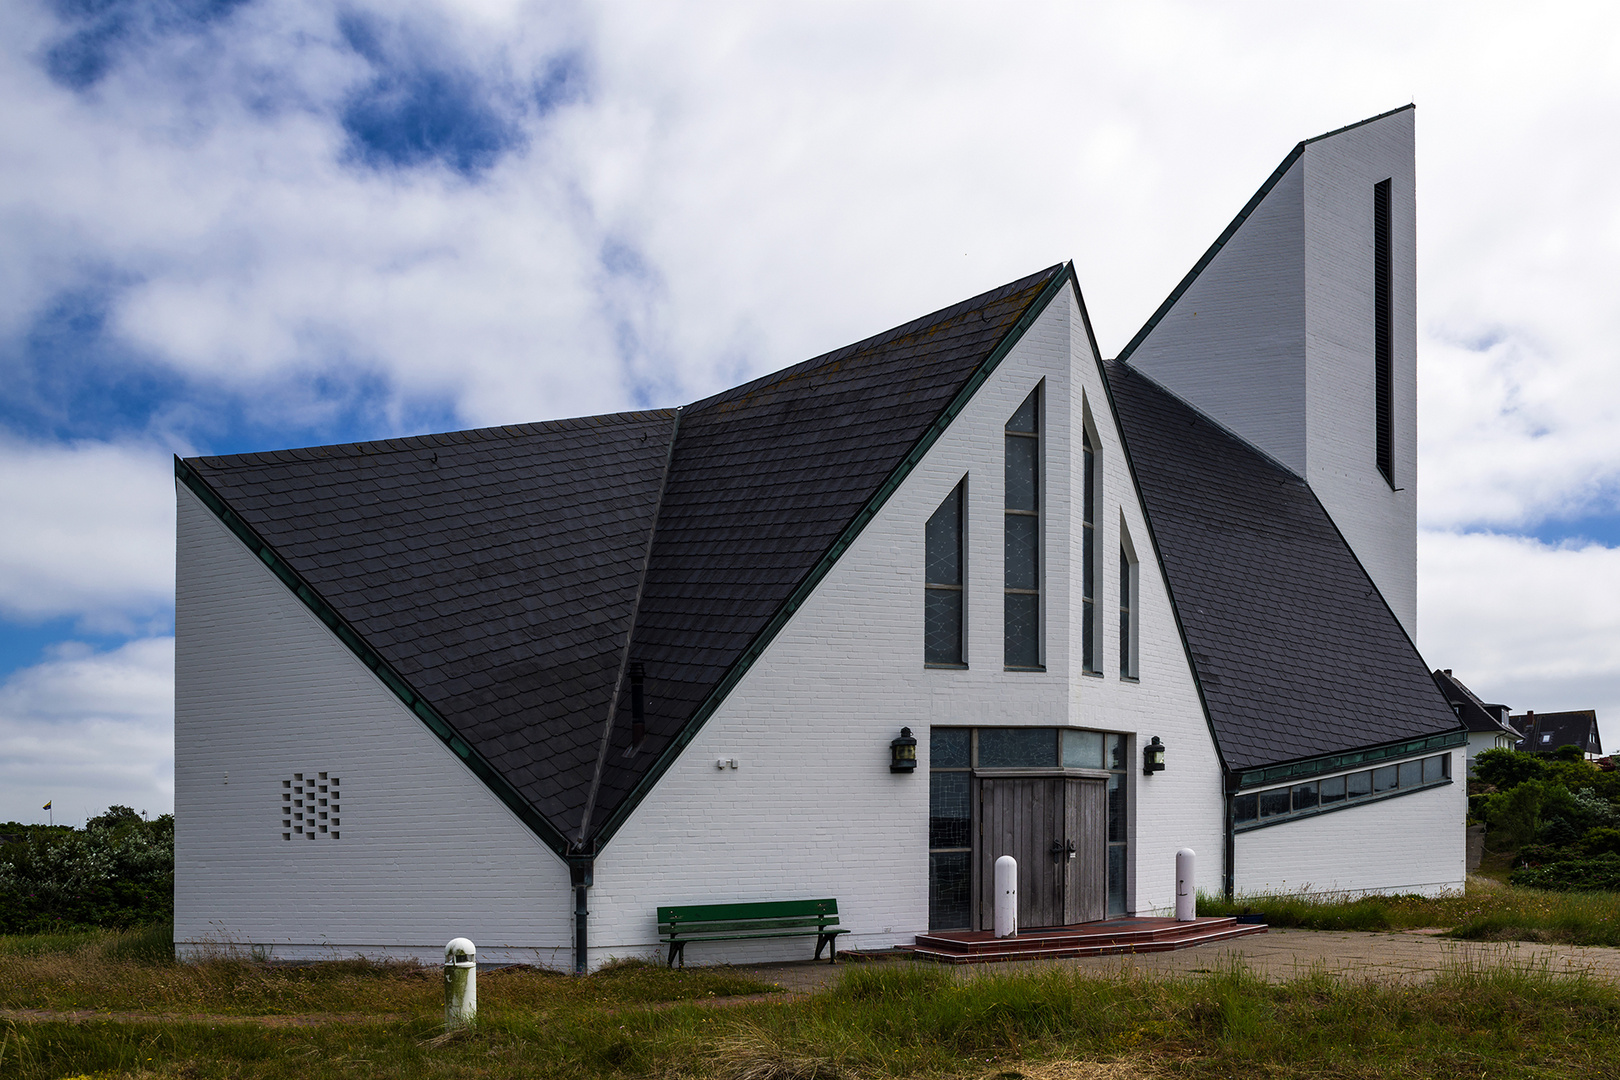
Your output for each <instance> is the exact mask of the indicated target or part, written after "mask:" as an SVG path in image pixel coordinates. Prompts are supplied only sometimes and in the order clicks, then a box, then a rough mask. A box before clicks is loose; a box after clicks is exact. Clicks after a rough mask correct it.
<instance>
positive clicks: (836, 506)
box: [176, 266, 1072, 852]
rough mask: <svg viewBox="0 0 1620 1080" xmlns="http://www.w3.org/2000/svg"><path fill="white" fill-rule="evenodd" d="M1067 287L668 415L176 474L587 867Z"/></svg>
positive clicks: (949, 313) (1005, 297)
mask: <svg viewBox="0 0 1620 1080" xmlns="http://www.w3.org/2000/svg"><path fill="white" fill-rule="evenodd" d="M1071 279H1072V275H1071V274H1068V273H1066V272H1065V268H1064V267H1061V266H1054V267H1051V268H1049V269H1047V270H1044V271H1042V272H1040V273H1038V274H1034V275H1032V276H1030V277H1027V278H1023V279H1021V280H1019V281H1015V282H1012V283H1010V284H1008V285H1005V286H1002V287H1001V288H999V289H994V290H992V291H990V292H988V293H985V294H983V295H981V296H977V297H974V298H973V299H971V300H967V301H964V302H962V303H960V304H956V305H953V306H952V307H949V308H945V309H943V310H941V311H938V312H935V313H934V314H932V315H928V316H925V317H924V318H921V319H917V320H915V321H913V322H909V323H906V324H905V325H903V326H899V327H896V328H895V329H893V330H890V331H888V332H887V333H884V334H880V335H878V336H876V337H874V338H870V339H868V340H866V341H862V342H859V343H857V344H854V345H850V346H848V347H846V348H843V349H839V350H837V351H835V352H832V353H828V354H826V355H825V356H821V357H817V358H816V359H813V360H809V361H806V362H804V363H802V364H799V365H796V366H794V367H790V368H787V369H785V370H783V371H780V372H777V373H776V374H774V375H770V376H767V377H765V378H763V379H759V380H756V381H754V382H751V383H748V384H746V385H743V386H740V387H737V388H735V389H732V390H728V391H726V392H724V393H722V394H719V395H716V396H714V397H711V398H708V399H705V400H703V401H699V402H697V403H695V404H693V405H691V406H688V407H687V408H685V409H684V410H674V411H670V410H666V411H658V412H645V413H624V414H619V415H613V416H602V417H592V418H587V419H582V420H568V421H559V422H554V423H546V424H531V425H520V426H516V427H507V428H491V429H484V430H479V431H464V432H453V433H450V434H445V435H432V436H423V437H420V438H412V439H397V440H389V441H386V442H377V443H359V444H351V445H345V446H329V447H315V448H311V449H307V450H291V451H283V452H278V453H269V454H243V455H236V456H231V457H200V458H191V459H188V460H186V461H184V462H180V461H177V462H176V471H177V474H178V475H179V476H180V478H181V479H182V480H183V481H184V482H186V483H187V484H188V485H189V486H191V487H192V488H193V490H195V491H197V492H198V494H199V495H200V496H203V497H204V498H205V501H207V502H208V503H209V505H210V506H211V507H212V508H213V509H214V510H215V512H216V513H217V514H219V515H220V516H221V517H222V519H224V520H226V522H227V524H230V525H231V526H232V528H233V529H234V530H235V531H236V532H237V535H238V536H241V537H242V538H243V539H244V541H245V542H248V543H249V544H250V547H251V548H252V549H253V550H254V551H255V552H256V553H257V554H259V556H260V557H261V558H263V559H264V560H265V561H266V562H267V564H269V565H271V567H272V569H274V570H275V571H276V572H277V573H278V574H279V575H281V576H282V579H283V581H285V582H287V583H288V585H289V587H293V588H294V589H295V590H297V591H299V595H300V596H301V597H302V598H303V599H304V601H305V603H306V604H308V605H309V606H310V607H311V608H312V609H313V610H315V612H316V613H317V615H319V616H320V617H321V618H322V619H323V621H325V622H326V623H327V625H328V626H331V627H333V629H334V630H335V631H337V632H338V634H339V637H340V640H343V641H344V642H345V644H347V645H348V646H349V647H350V648H351V649H353V650H354V651H355V652H356V653H357V655H359V656H360V657H361V659H362V660H363V661H365V662H366V663H367V665H368V666H370V667H372V668H373V670H375V671H377V673H378V675H379V676H380V677H381V678H382V679H383V681H384V682H385V683H386V684H387V685H389V686H390V688H392V689H393V690H394V692H395V693H396V694H398V695H399V696H400V698H401V700H402V701H404V702H405V703H406V704H407V705H408V706H410V707H412V708H413V710H414V711H415V712H417V714H418V715H420V716H422V717H423V719H424V721H425V722H426V723H428V726H429V727H430V728H432V729H433V730H434V731H435V732H436V733H437V734H439V736H440V737H441V738H443V739H445V740H446V742H447V743H448V744H449V745H450V747H451V748H452V749H453V750H455V752H456V753H457V754H459V755H460V756H461V757H462V758H464V759H465V760H467V761H468V763H469V765H471V766H473V767H474V769H475V771H476V772H478V774H479V775H480V777H481V778H483V779H484V780H485V782H486V783H488V784H489V785H490V786H491V788H492V790H495V791H496V792H497V794H499V795H501V797H502V798H503V799H505V800H506V801H507V802H508V805H512V806H513V807H514V809H515V810H518V811H519V812H520V814H521V815H522V816H524V819H525V820H526V821H529V823H530V825H531V827H533V828H535V830H536V832H537V833H538V834H540V835H541V836H542V838H543V839H545V840H546V841H547V842H548V843H550V844H551V845H552V846H553V847H554V848H556V849H558V850H559V851H564V850H567V849H569V848H572V849H574V850H582V851H586V852H588V851H590V850H592V849H593V847H594V846H596V845H598V844H599V843H600V842H602V841H603V840H604V839H605V837H606V836H607V835H611V832H612V830H613V829H614V828H616V827H617V825H618V823H619V822H621V821H622V820H623V818H624V816H625V814H626V813H628V811H629V809H630V808H631V807H633V806H634V804H635V802H636V800H637V799H638V798H639V796H640V794H641V793H643V792H645V790H646V788H647V786H648V785H649V784H650V783H651V782H652V781H654V780H656V778H657V776H658V775H659V774H660V773H661V772H662V770H663V769H665V768H667V767H668V764H669V763H670V762H671V761H672V760H673V758H674V755H675V753H676V752H678V750H679V748H680V747H681V746H682V745H684V743H685V741H687V740H689V739H690V738H691V737H692V735H693V733H695V731H696V729H697V728H698V727H700V726H701V724H702V723H703V721H704V720H705V719H706V718H707V716H708V714H709V712H710V711H712V709H713V707H714V706H715V705H716V704H717V703H718V701H719V700H720V698H721V697H723V696H724V693H725V692H726V690H727V689H729V687H730V685H732V684H733V683H734V682H735V680H736V679H737V678H739V677H740V676H741V674H742V672H743V671H745V670H746V668H747V665H748V664H749V663H750V662H751V660H752V658H753V657H754V656H755V655H757V654H758V651H759V650H760V649H762V648H763V647H764V644H765V643H766V642H768V641H769V639H770V637H771V635H772V634H773V633H774V631H775V629H776V628H777V627H779V626H780V624H781V621H782V620H783V619H785V617H786V615H787V614H789V613H791V610H792V607H793V605H794V603H795V598H796V597H799V596H801V595H802V594H803V592H804V591H805V590H806V589H807V588H809V587H810V586H812V585H813V584H814V582H815V581H816V580H819V574H820V573H823V572H825V568H826V567H827V566H828V565H830V562H831V559H833V558H835V557H836V555H837V554H838V553H840V552H841V551H842V549H843V547H844V546H847V544H848V543H849V542H850V541H851V540H853V538H854V535H855V534H856V533H858V531H859V529H860V528H861V527H862V526H863V525H864V523H865V521H866V520H867V519H869V517H870V515H871V514H872V513H875V512H876V509H877V507H878V506H880V505H881V504H882V501H883V500H884V499H886V498H887V496H888V494H889V493H890V492H891V491H892V490H893V487H894V486H895V485H896V484H897V483H898V481H899V479H900V478H901V477H903V476H904V474H905V472H906V471H907V470H908V469H909V468H910V466H911V465H913V464H915V462H916V460H917V458H918V457H919V456H920V455H921V453H922V452H923V451H924V450H925V449H926V448H927V446H928V445H931V442H932V439H933V438H935V437H937V435H938V434H939V432H940V431H941V430H943V425H944V424H945V423H948V422H949V419H950V417H951V415H953V412H952V410H953V409H956V408H960V406H961V404H962V403H963V402H964V401H965V396H966V395H967V394H969V393H971V388H972V387H974V386H976V385H977V383H978V381H980V380H982V379H983V378H984V377H985V376H986V375H987V374H988V372H989V370H990V369H991V368H992V367H993V366H994V365H995V363H997V362H999V359H1000V357H1001V356H1003V355H1005V352H1006V350H1007V349H1008V348H1010V346H1011V343H1012V342H1013V341H1015V340H1016V339H1017V337H1018V336H1019V335H1020V334H1021V333H1022V331H1023V329H1024V328H1025V327H1027V326H1028V324H1029V322H1030V321H1031V320H1032V319H1033V318H1034V316H1035V315H1036V314H1038V312H1039V310H1041V309H1042V308H1043V307H1044V305H1045V303H1046V302H1047V301H1048V300H1049V299H1050V298H1051V297H1052V296H1053V295H1054V294H1055V293H1056V290H1057V286H1058V285H1060V284H1061V283H1062V282H1063V281H1067V280H1071ZM632 622H633V630H632ZM351 631H352V632H351ZM627 647H628V653H627V651H626V649H627ZM631 662H636V663H640V664H642V665H644V667H645V671H646V676H645V687H646V701H647V714H646V720H647V731H646V737H645V739H644V741H643V742H642V743H641V745H640V746H639V747H638V748H636V750H635V751H634V752H629V751H630V747H629V738H630V718H629V709H630V703H629V701H628V700H627V698H628V695H625V694H620V693H618V692H617V691H618V690H619V688H620V686H621V683H622V680H623V675H624V672H625V670H626V669H627V667H628V664H629V663H631ZM615 702H617V703H618V704H617V710H616V714H615V715H614V721H615V722H612V723H610V710H612V709H613V708H614V703H615ZM536 812H537V814H538V816H536Z"/></svg>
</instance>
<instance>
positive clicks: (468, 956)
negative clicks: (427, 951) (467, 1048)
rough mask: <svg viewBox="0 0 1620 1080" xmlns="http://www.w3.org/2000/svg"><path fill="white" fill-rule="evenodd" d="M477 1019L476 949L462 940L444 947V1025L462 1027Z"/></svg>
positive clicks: (462, 938) (454, 941) (460, 938)
mask: <svg viewBox="0 0 1620 1080" xmlns="http://www.w3.org/2000/svg"><path fill="white" fill-rule="evenodd" d="M477 1016H478V950H477V949H475V948H474V947H473V943H472V942H470V941H468V940H467V939H466V938H464V937H458V938H455V939H453V940H452V941H451V942H450V943H449V944H448V945H446V946H445V947H444V1026H445V1027H447V1028H458V1027H463V1026H465V1025H467V1024H470V1023H472V1022H473V1020H474V1019H476V1018H477Z"/></svg>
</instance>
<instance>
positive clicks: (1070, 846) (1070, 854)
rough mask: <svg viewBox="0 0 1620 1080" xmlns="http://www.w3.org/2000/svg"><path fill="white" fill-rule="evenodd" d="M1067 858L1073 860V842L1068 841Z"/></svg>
mask: <svg viewBox="0 0 1620 1080" xmlns="http://www.w3.org/2000/svg"><path fill="white" fill-rule="evenodd" d="M1069 858H1071V859H1072V858H1074V841H1073V840H1070V841H1069Z"/></svg>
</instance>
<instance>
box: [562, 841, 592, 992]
mask: <svg viewBox="0 0 1620 1080" xmlns="http://www.w3.org/2000/svg"><path fill="white" fill-rule="evenodd" d="M593 869H594V867H593V863H592V860H591V857H590V856H589V855H583V856H581V855H574V856H570V857H569V859H568V877H569V880H570V881H571V882H572V883H573V886H574V974H575V975H583V974H585V968H586V962H587V956H586V943H585V919H586V916H588V915H589V914H590V910H589V909H588V908H587V907H586V906H585V895H586V894H585V890H586V889H589V888H590V887H591V874H592V870H593Z"/></svg>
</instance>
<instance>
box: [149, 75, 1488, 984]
mask: <svg viewBox="0 0 1620 1080" xmlns="http://www.w3.org/2000/svg"><path fill="white" fill-rule="evenodd" d="M1413 173H1414V170H1413V111H1412V109H1411V108H1410V107H1408V108H1404V109H1400V110H1396V111H1394V112H1391V113H1387V114H1385V115H1382V116H1378V117H1375V118H1373V119H1371V120H1368V121H1365V122H1363V123H1360V124H1357V125H1353V126H1351V127H1348V128H1344V129H1342V130H1339V131H1336V132H1332V133H1330V134H1327V135H1323V136H1321V137H1319V138H1316V139H1311V140H1308V141H1306V142H1304V143H1301V144H1300V145H1299V146H1298V147H1296V148H1295V149H1294V150H1293V151H1292V152H1291V153H1290V154H1289V155H1288V156H1287V157H1286V158H1285V159H1284V160H1283V162H1282V164H1281V165H1279V166H1278V168H1277V170H1276V171H1275V172H1274V173H1273V174H1272V176H1271V177H1270V178H1269V179H1267V180H1266V182H1265V184H1264V185H1263V186H1262V187H1261V188H1260V190H1259V191H1258V192H1257V193H1256V194H1255V196H1254V197H1253V198H1252V199H1251V200H1250V201H1249V203H1248V205H1246V206H1245V207H1244V208H1243V209H1242V211H1241V212H1240V213H1239V214H1238V216H1237V217H1236V219H1235V220H1234V221H1233V222H1232V224H1231V225H1230V226H1229V227H1228V228H1227V229H1226V231H1225V232H1223V233H1222V234H1221V236H1220V237H1219V238H1218V239H1217V240H1216V241H1215V243H1214V244H1213V246H1211V247H1210V249H1209V251H1208V252H1207V253H1206V254H1205V255H1204V257H1203V258H1202V259H1201V260H1200V261H1199V262H1198V264H1197V265H1196V266H1195V267H1194V268H1193V269H1192V271H1191V272H1190V273H1189V274H1188V275H1187V276H1186V278H1185V279H1184V280H1183V281H1182V282H1181V284H1180V285H1178V286H1177V287H1176V289H1175V291H1174V292H1173V293H1172V294H1171V295H1170V297H1169V298H1168V299H1167V300H1166V301H1165V302H1164V304H1163V305H1162V306H1161V307H1160V308H1159V310H1158V311H1157V312H1155V313H1154V315H1153V317H1152V318H1151V319H1150V320H1149V321H1148V323H1147V325H1146V326H1144V327H1143V328H1142V330H1141V331H1140V332H1139V333H1138V334H1137V335H1136V336H1135V337H1134V338H1133V339H1132V340H1131V342H1130V343H1129V344H1128V345H1127V346H1126V348H1125V349H1124V350H1123V351H1122V352H1121V354H1120V355H1119V356H1118V357H1117V358H1114V359H1104V358H1103V357H1102V356H1101V355H1100V354H1099V353H1098V350H1097V345H1096V342H1095V340H1094V338H1093V335H1092V333H1091V327H1090V323H1089V319H1088V316H1087V313H1086V306H1085V302H1084V300H1083V298H1082V295H1081V291H1080V283H1079V282H1078V281H1077V280H1076V278H1075V274H1074V270H1073V267H1072V265H1060V266H1054V267H1050V268H1048V269H1045V270H1042V271H1040V272H1039V273H1036V274H1033V275H1031V276H1029V277H1025V278H1022V279H1020V280H1018V281H1014V282H1011V283H1009V284H1007V285H1003V286H1001V287H1000V288H996V289H992V290H990V291H989V292H986V293H984V294H982V295H980V296H976V297H973V298H972V299H969V300H965V301H963V302H961V303H959V304H956V305H954V306H952V307H949V308H946V309H944V310H942V311H937V312H934V313H933V314H930V315H926V316H924V317H922V318H920V319H917V320H915V321H913V322H910V323H907V324H905V325H903V326H899V327H896V328H894V329H892V330H889V331H887V332H885V333H882V334H878V335H877V336H875V337H872V338H869V339H867V340H865V341H861V342H857V343H856V344H853V345H850V346H847V347H845V348H842V349H839V350H837V351H836V352H833V353H829V354H827V355H825V356H820V357H817V358H815V359H812V360H807V361H805V362H804V363H801V364H798V365H796V366H793V367H789V368H786V369H783V370H781V371H778V372H776V373H775V374H772V375H768V376H766V377H764V378H761V379H757V380H755V381H753V382H750V383H747V384H745V385H742V386H738V387H735V388H733V389H730V390H727V391H725V392H723V393H720V394H717V395H715V396H713V397H710V398H707V399H704V400H702V401H698V402H694V403H692V404H690V405H686V406H685V407H683V408H679V409H661V410H654V411H648V412H634V413H621V414H615V415H610V416H595V417H586V418H582V419H572V420H558V421H549V422H545V423H534V424H524V425H517V426H511V427H501V428H486V429H481V430H474V431H458V432H450V433H447V434H437V435H424V436H420V437H414V438H405V439H394V440H388V441H383V442H374V443H362V444H351V445H339V446H324V447H314V448H308V449H297V450H285V451H277V452H269V453H254V454H241V455H234V456H230V457H198V458H190V459H186V460H179V459H177V460H176V465H175V468H176V475H177V498H178V518H179V533H178V576H177V584H176V594H177V595H176V660H175V666H176V706H175V787H176V796H175V816H176V885H175V940H176V944H177V946H178V947H179V948H180V949H181V951H182V953H185V952H187V951H195V950H197V949H198V948H199V947H202V946H205V945H208V944H213V943H218V942H221V941H224V942H230V943H235V944H238V945H243V946H249V945H251V946H256V947H262V948H263V949H265V950H268V951H269V952H270V953H271V954H272V955H273V956H275V957H276V958H281V959H297V958H311V957H330V956H349V955H368V956H394V957H419V958H423V959H437V958H438V957H439V956H440V955H441V954H442V950H443V943H444V942H445V941H446V940H447V939H449V938H451V937H456V936H466V937H469V938H471V939H473V940H474V941H475V942H476V943H477V945H478V949H479V956H480V959H481V960H485V961H524V962H530V963H541V964H547V965H551V966H558V967H567V966H572V965H573V964H575V963H576V960H578V961H580V962H583V964H584V965H585V966H589V967H594V966H596V965H598V964H600V963H601V962H603V961H605V960H606V959H608V958H609V957H623V956H630V955H647V956H652V955H655V954H658V953H659V943H658V928H657V919H656V916H655V910H656V908H657V907H659V906H661V905H673V904H701V903H718V902H729V901H764V900H788V899H802V898H808V897H835V898H836V899H837V900H838V903H839V912H840V917H841V919H842V926H843V927H844V928H845V929H847V930H848V931H849V933H848V935H847V936H846V937H845V938H844V939H843V941H842V942H841V946H842V947H843V948H851V947H853V948H887V947H890V946H893V945H895V944H903V943H907V942H910V941H912V940H913V939H914V938H915V936H916V935H918V934H923V933H926V932H928V931H929V930H931V929H932V930H965V929H972V928H981V927H986V926H988V925H989V922H990V918H991V908H990V897H989V893H990V871H989V867H990V866H991V865H992V864H993V861H994V860H995V858H996V857H997V856H999V855H1003V854H1015V855H1016V856H1018V857H1019V858H1020V863H1021V872H1022V874H1023V875H1024V879H1023V880H1024V888H1023V892H1024V894H1025V895H1024V896H1023V898H1022V909H1021V911H1020V922H1021V924H1022V925H1024V926H1050V925H1060V924H1075V923H1083V922H1088V921H1093V920H1103V919H1107V918H1110V917H1113V916H1119V915H1148V914H1164V913H1166V912H1168V911H1169V910H1171V908H1172V907H1173V905H1174V892H1175V853H1176V851H1177V850H1178V849H1180V848H1184V847H1190V848H1193V849H1194V850H1196V851H1197V853H1198V862H1197V868H1198V882H1197V884H1198V887H1199V888H1200V889H1203V890H1205V891H1208V892H1210V893H1226V894H1229V895H1244V894H1254V893H1261V892H1278V891H1283V892H1303V891H1335V892H1344V891H1347V892H1360V891H1374V892H1384V891H1387V892H1403V893H1404V892H1418V893H1428V894H1433V893H1438V892H1441V891H1444V890H1452V889H1458V888H1461V886H1462V885H1463V881H1464V816H1465V797H1464V785H1463V784H1462V783H1461V780H1462V778H1463V777H1462V754H1463V748H1464V746H1465V744H1466V742H1467V730H1466V728H1465V727H1464V726H1463V725H1462V724H1461V722H1460V721H1459V720H1458V718H1457V716H1456V714H1455V713H1454V712H1453V711H1452V709H1451V708H1450V707H1449V706H1448V704H1447V701H1446V698H1445V697H1444V696H1443V695H1442V694H1441V692H1440V691H1439V690H1438V689H1437V688H1436V685H1435V682H1434V680H1433V679H1432V678H1431V676H1430V672H1429V669H1428V667H1427V666H1426V665H1425V663H1424V661H1423V659H1422V657H1420V656H1419V654H1418V652H1417V649H1416V647H1415V645H1414V644H1413V642H1414V638H1415V634H1416V618H1417V603H1416V516H1415V504H1416V498H1417V476H1416V468H1415V465H1416V455H1415V450H1416V427H1417V415H1416V326H1415V312H1416V280H1415V251H1414V244H1415V231H1414V208H1415V200H1414V191H1413V179H1414V175H1413ZM902 729H910V732H911V733H912V734H913V736H914V737H915V738H916V739H917V740H918V744H917V746H916V768H915V770H914V771H905V770H904V769H903V768H902V769H901V771H893V770H894V764H893V759H894V756H895V755H894V748H893V746H892V744H893V743H894V742H895V740H897V739H900V738H901V737H902ZM1155 742H1156V743H1157V744H1158V745H1159V746H1162V747H1163V754H1162V757H1163V764H1164V767H1163V769H1162V770H1158V771H1148V770H1147V769H1146V768H1145V761H1146V758H1147V757H1148V748H1149V747H1150V746H1153V745H1154V744H1155ZM902 745H904V744H902ZM1070 844H1072V845H1074V847H1073V850H1074V851H1075V853H1076V854H1075V857H1074V858H1073V859H1055V858H1051V857H1048V855H1047V853H1048V852H1051V851H1053V850H1057V851H1062V850H1064V849H1065V845H1070ZM1054 845H1057V846H1056V847H1055V848H1054ZM581 900H583V901H584V904H583V910H584V912H585V913H584V914H583V915H581V914H580V913H579V911H577V909H578V908H580V901H581ZM807 953H808V950H807V948H806V947H805V945H804V943H803V942H802V941H791V940H788V941H769V942H763V943H750V944H739V943H725V942H717V943H712V944H701V943H700V944H694V945H693V946H692V949H691V950H690V955H689V957H688V959H690V960H691V961H692V962H694V963H701V962H715V961H723V960H751V961H752V960H763V959H773V958H775V959H786V958H796V957H799V956H801V955H806V954H807Z"/></svg>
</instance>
